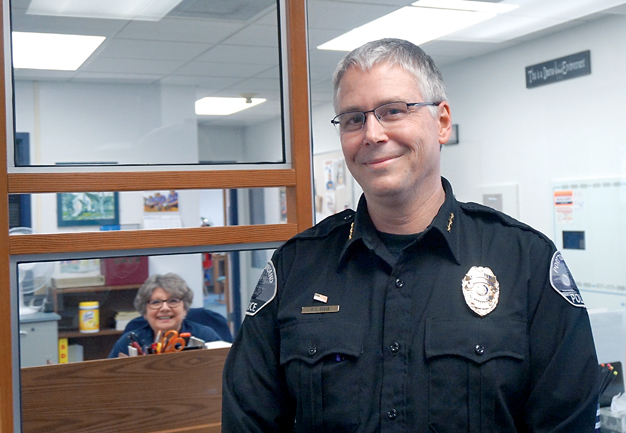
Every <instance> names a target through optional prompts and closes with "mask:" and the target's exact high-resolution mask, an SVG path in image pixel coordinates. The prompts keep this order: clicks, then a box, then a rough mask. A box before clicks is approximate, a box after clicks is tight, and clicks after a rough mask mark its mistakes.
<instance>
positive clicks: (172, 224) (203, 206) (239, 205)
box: [9, 187, 287, 233]
mask: <svg viewBox="0 0 626 433" xmlns="http://www.w3.org/2000/svg"><path fill="white" fill-rule="evenodd" d="M9 201H10V203H9V208H10V211H11V212H10V213H11V227H12V228H14V230H15V229H16V228H17V227H31V228H32V230H33V231H34V232H35V233H61V232H63V233H67V232H79V231H81V232H82V231H106V230H141V229H160V228H179V227H180V228H190V227H201V226H212V227H219V226H225V225H248V224H279V223H286V222H287V199H286V190H285V188H284V187H282V188H254V189H239V190H227V191H225V190H217V189H208V190H162V191H130V192H110V193H59V194H20V195H11V196H10V199H9ZM234 208H236V209H237V210H238V212H236V213H235V212H232V210H233V209H234ZM29 232H30V231H29Z"/></svg>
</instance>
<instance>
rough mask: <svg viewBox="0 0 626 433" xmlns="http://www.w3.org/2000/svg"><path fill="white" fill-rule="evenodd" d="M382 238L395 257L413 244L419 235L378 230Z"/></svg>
mask: <svg viewBox="0 0 626 433" xmlns="http://www.w3.org/2000/svg"><path fill="white" fill-rule="evenodd" d="M378 236H379V237H380V240H381V241H383V243H384V244H385V246H386V247H387V249H388V250H389V252H390V253H391V254H393V256H394V257H395V258H398V257H400V254H401V253H402V250H404V249H405V248H406V247H408V246H409V245H411V244H412V243H413V242H414V241H415V240H416V239H417V238H418V236H419V233H418V234H412V235H397V234H393V233H383V232H378Z"/></svg>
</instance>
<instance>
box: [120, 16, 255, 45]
mask: <svg viewBox="0 0 626 433" xmlns="http://www.w3.org/2000/svg"><path fill="white" fill-rule="evenodd" d="M244 26H245V25H244V24H241V23H232V22H221V21H207V20H194V19H185V18H164V19H162V20H161V21H158V22H149V21H132V22H130V23H129V24H128V25H127V26H126V27H124V29H123V30H122V31H121V32H120V33H119V34H118V35H117V36H118V37H120V38H127V39H148V40H155V41H175V42H198V43H205V44H215V43H218V42H220V41H222V40H223V39H224V38H226V37H228V36H229V35H232V34H234V33H236V32H237V31H239V30H241V29H242V28H244Z"/></svg>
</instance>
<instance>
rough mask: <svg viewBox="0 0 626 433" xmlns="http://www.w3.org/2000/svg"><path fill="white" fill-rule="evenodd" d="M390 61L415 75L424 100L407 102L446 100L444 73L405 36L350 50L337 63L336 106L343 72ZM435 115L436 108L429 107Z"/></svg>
mask: <svg viewBox="0 0 626 433" xmlns="http://www.w3.org/2000/svg"><path fill="white" fill-rule="evenodd" d="M383 62H387V63H389V64H390V65H392V66H400V67H401V68H403V69H404V70H405V71H407V72H409V73H411V74H412V75H413V76H414V77H415V81H416V83H417V85H418V87H419V89H420V93H421V94H422V97H423V98H424V101H407V102H442V101H447V100H448V96H447V94H446V85H445V83H444V82H443V76H442V75H441V72H439V69H437V66H436V65H435V62H434V61H433V59H432V58H431V57H430V56H429V55H428V54H426V53H425V52H424V51H423V50H422V49H421V48H420V47H418V46H417V45H415V44H413V43H411V42H409V41H405V40H403V39H392V38H387V39H380V40H378V41H372V42H368V43H366V44H364V45H362V46H360V47H359V48H356V49H355V50H352V51H351V52H350V53H348V54H347V55H346V56H345V57H344V58H343V60H341V61H340V62H339V64H338V65H337V69H336V70H335V73H334V75H333V105H334V106H335V111H337V108H338V107H337V103H338V101H337V95H338V94H339V87H340V83H341V79H342V78H343V75H344V74H345V73H346V72H347V71H348V69H350V68H352V67H358V68H361V69H363V70H364V71H369V70H370V69H372V68H373V67H374V66H376V65H378V64H380V63H383ZM428 108H429V109H430V112H431V113H432V114H433V116H435V115H436V114H437V110H438V108H437V107H428Z"/></svg>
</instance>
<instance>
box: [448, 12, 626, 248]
mask: <svg viewBox="0 0 626 433" xmlns="http://www.w3.org/2000/svg"><path fill="white" fill-rule="evenodd" d="M625 38H626V17H620V16H611V17H608V18H605V19H602V20H601V21H595V22H592V23H590V24H585V25H582V26H579V27H575V28H572V29H569V30H566V31H563V32H561V33H558V34H555V35H552V36H547V37H544V38H541V39H539V40H536V41H532V42H528V43H525V44H522V45H519V46H517V47H514V48H510V49H506V50H503V51H500V52H497V53H494V54H491V55H488V56H484V57H479V58H475V59H472V60H469V61H466V62H463V63H460V64H457V65H453V66H451V67H449V68H443V71H442V72H443V74H444V78H445V80H446V82H447V84H448V89H449V94H450V103H451V107H452V118H453V123H457V124H459V136H460V143H459V145H456V146H444V149H443V154H442V171H443V175H444V176H446V177H447V178H448V179H449V180H450V181H451V182H452V185H453V187H454V190H455V193H456V195H457V197H459V198H460V199H461V200H472V201H480V200H481V195H480V189H479V188H480V187H482V186H489V185H499V184H507V183H513V184H518V185H519V204H520V206H519V209H520V219H521V220H522V221H524V222H526V223H528V224H530V225H532V226H534V227H535V228H537V229H539V230H541V231H543V232H544V233H546V234H547V235H548V236H552V235H553V233H554V225H553V222H554V221H553V211H552V182H553V181H559V180H572V179H580V178H598V177H600V178H601V177H615V176H621V175H622V174H623V173H624V172H625V168H626V158H625V156H626V146H625V145H624V143H623V137H624V133H625V132H626V122H624V120H623V119H624V114H626V110H625V109H624V108H623V107H624V101H626V88H625V87H624V86H623V85H622V83H623V70H624V69H625V67H626V45H624V44H623V41H624V40H625ZM584 50H591V71H592V73H591V75H587V76H584V77H579V78H575V79H571V80H567V81H563V82H560V83H555V84H550V85H545V86H541V87H537V88H534V89H526V85H525V75H524V71H525V67H526V66H530V65H533V64H536V63H541V62H543V61H548V60H551V59H555V58H558V57H562V56H565V55H568V54H573V53H577V52H580V51H584Z"/></svg>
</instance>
